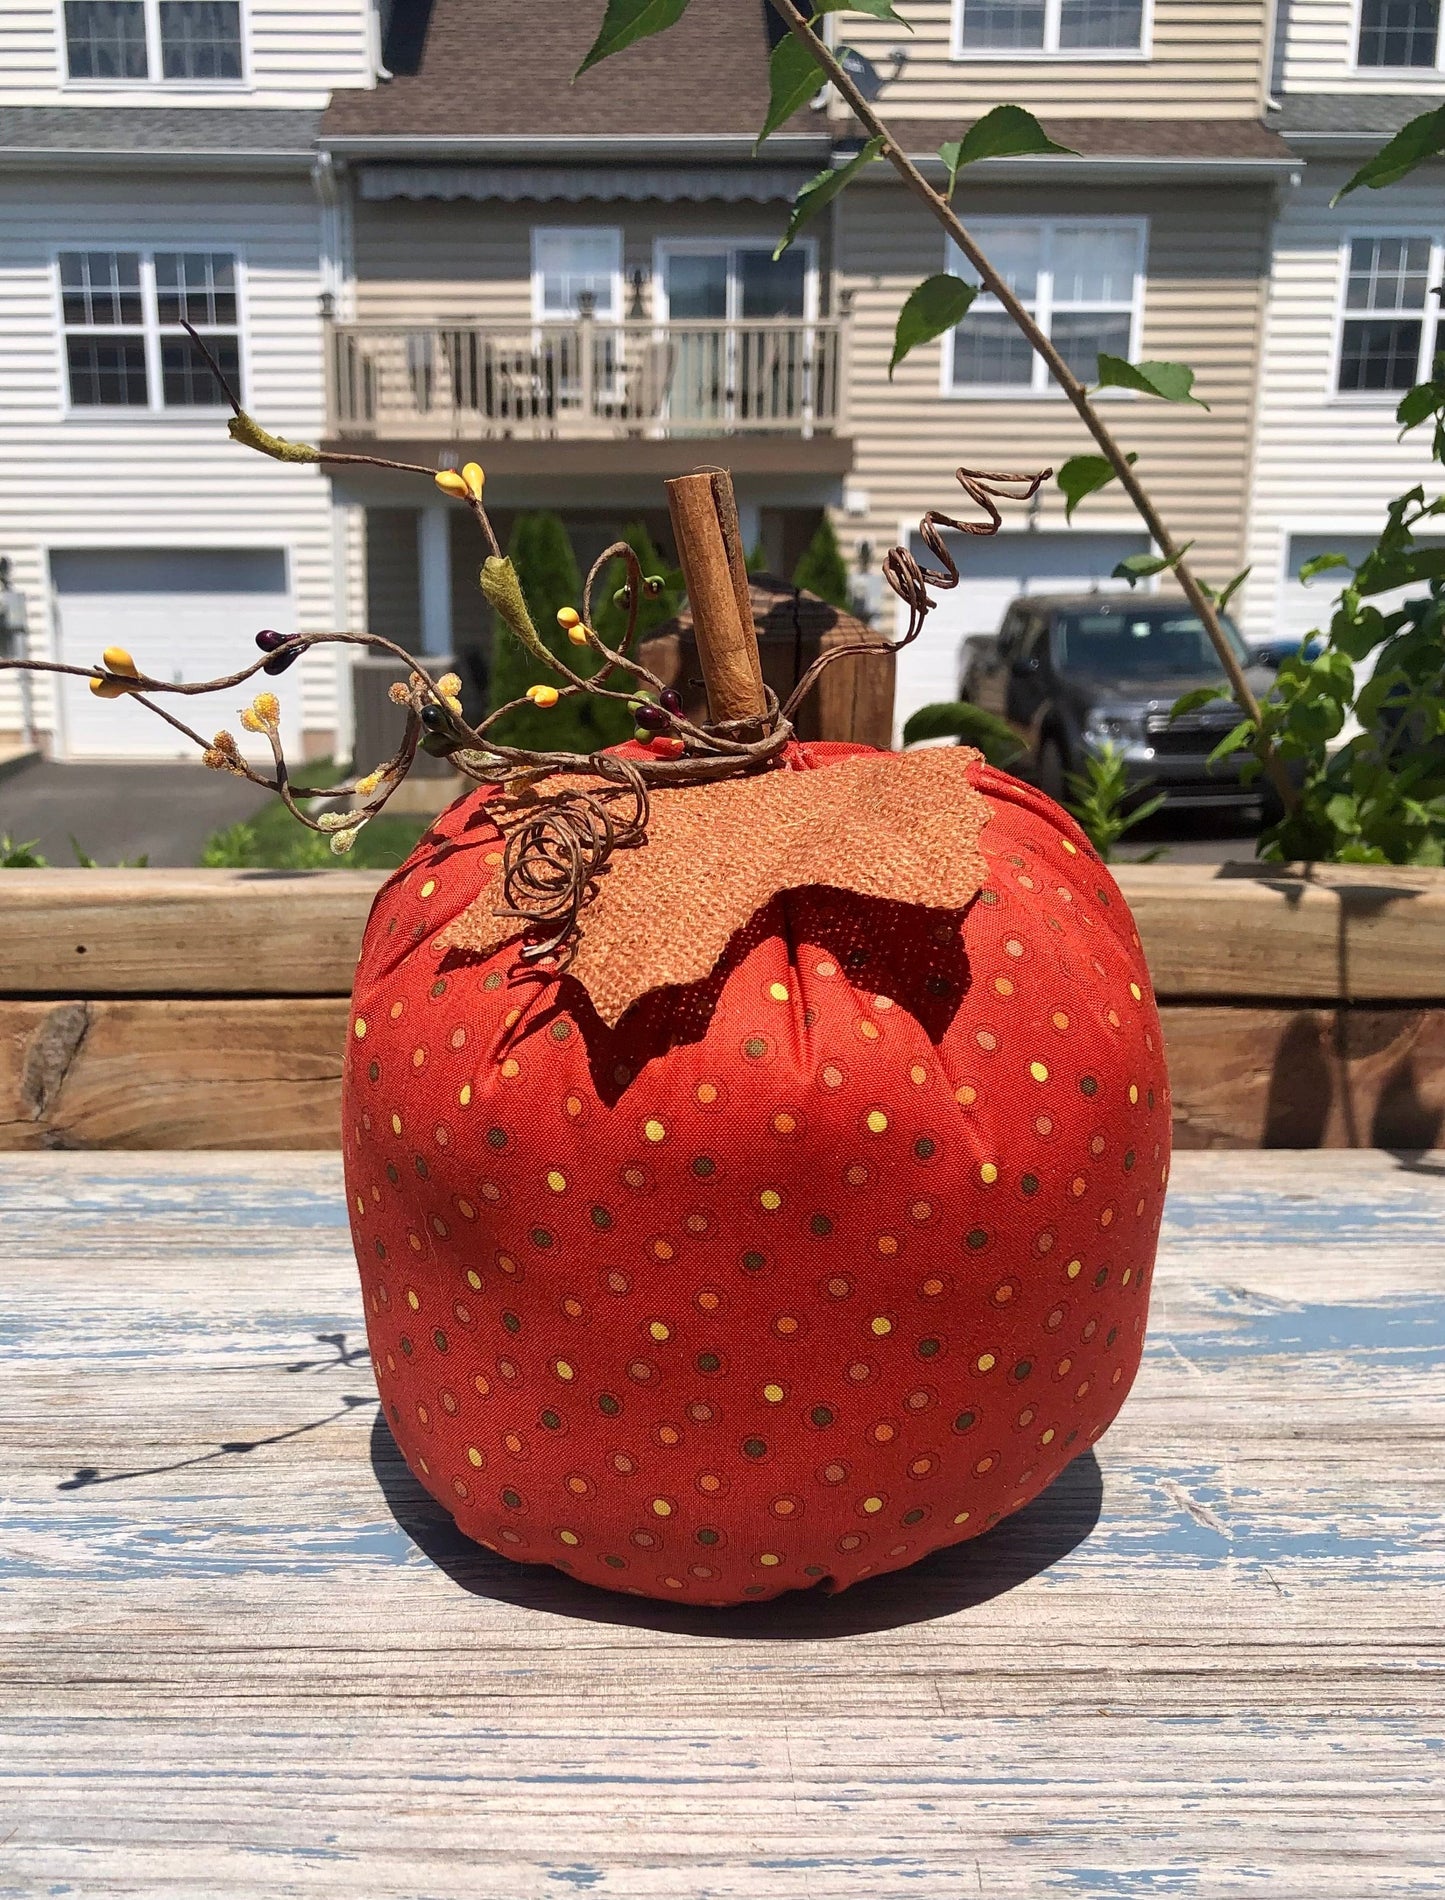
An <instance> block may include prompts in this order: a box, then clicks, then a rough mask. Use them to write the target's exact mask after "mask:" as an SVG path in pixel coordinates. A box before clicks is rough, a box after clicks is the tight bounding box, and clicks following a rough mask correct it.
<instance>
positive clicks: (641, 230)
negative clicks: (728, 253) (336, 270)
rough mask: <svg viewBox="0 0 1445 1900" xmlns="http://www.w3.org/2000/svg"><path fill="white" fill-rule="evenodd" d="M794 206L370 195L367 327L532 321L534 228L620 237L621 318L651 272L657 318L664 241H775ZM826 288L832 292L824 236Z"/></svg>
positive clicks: (364, 224) (363, 242)
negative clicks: (658, 250) (657, 256)
mask: <svg viewBox="0 0 1445 1900" xmlns="http://www.w3.org/2000/svg"><path fill="white" fill-rule="evenodd" d="M787 216H788V208H787V206H786V205H785V204H782V203H781V202H780V203H778V204H763V205H759V204H688V203H681V204H662V203H656V204H648V203H643V204H633V203H628V204H615V205H607V204H580V205H578V204H527V203H521V204H500V203H478V202H476V201H474V200H456V201H451V202H443V201H436V200H423V201H421V202H415V203H414V202H411V201H409V200H408V201H381V202H375V201H372V200H368V199H363V200H361V201H360V202H358V203H357V205H356V207H355V212H354V223H353V240H352V242H353V245H354V253H355V269H356V285H355V291H354V296H353V307H354V309H355V312H356V316H357V318H358V319H359V320H360V321H362V322H374V323H415V322H418V321H421V320H424V319H435V320H436V321H439V322H445V323H462V322H467V321H476V322H486V321H491V322H498V323H524V324H525V323H530V322H531V320H532V229H533V227H534V226H539V225H540V226H548V227H552V226H560V227H563V228H566V229H578V230H580V229H586V228H589V227H600V228H603V229H609V230H618V229H620V230H621V232H622V275H623V280H624V281H623V297H622V314H623V315H624V316H627V315H629V314H630V313H631V308H632V287H631V281H630V280H631V277H632V274H633V272H634V271H637V270H640V271H641V272H642V273H643V300H644V301H643V311H642V314H643V315H644V316H650V315H651V295H650V293H651V278H652V270H653V262H654V245H655V244H656V241H657V240H658V239H659V238H686V239H688V240H696V239H700V238H708V237H716V238H720V239H721V238H758V239H760V240H769V241H772V240H776V239H777V238H778V237H780V236H781V235H782V232H783V230H784V228H785V226H786V224H787ZM818 242H819V245H820V250H821V251H822V253H823V254H822V255H821V257H820V265H821V267H822V278H821V283H820V289H821V291H822V295H823V299H824V301H823V308H824V310H826V308H827V296H826V267H827V256H826V236H825V234H824V233H821V232H820V233H819V234H818Z"/></svg>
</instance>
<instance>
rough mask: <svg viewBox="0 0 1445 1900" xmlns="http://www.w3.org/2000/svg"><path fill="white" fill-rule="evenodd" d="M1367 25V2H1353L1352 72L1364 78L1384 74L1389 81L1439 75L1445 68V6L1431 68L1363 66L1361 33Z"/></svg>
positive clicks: (1438, 23)
mask: <svg viewBox="0 0 1445 1900" xmlns="http://www.w3.org/2000/svg"><path fill="white" fill-rule="evenodd" d="M1364 23H1365V0H1353V4H1352V5H1351V7H1350V71H1351V72H1352V73H1358V74H1359V75H1360V76H1361V77H1363V78H1366V79H1368V78H1370V77H1372V76H1373V75H1376V74H1382V75H1383V76H1384V77H1385V78H1387V79H1408V78H1410V77H1412V76H1416V77H1419V76H1423V75H1424V74H1426V73H1438V72H1439V71H1440V70H1441V68H1442V66H1445V6H1442V7H1441V9H1440V18H1439V20H1438V22H1437V23H1436V29H1435V59H1434V63H1433V64H1432V65H1429V66H1362V65H1361V64H1360V33H1361V31H1362V29H1363V27H1364Z"/></svg>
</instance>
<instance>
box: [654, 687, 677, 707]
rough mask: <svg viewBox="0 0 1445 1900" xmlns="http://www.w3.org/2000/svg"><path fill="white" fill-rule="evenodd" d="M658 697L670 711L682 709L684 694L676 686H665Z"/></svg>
mask: <svg viewBox="0 0 1445 1900" xmlns="http://www.w3.org/2000/svg"><path fill="white" fill-rule="evenodd" d="M657 697H658V699H659V700H660V701H661V703H662V704H663V705H664V706H666V708H667V710H668V711H669V712H670V713H680V712H681V711H682V694H681V693H680V692H679V691H678V690H677V688H676V687H675V686H664V687H663V689H662V691H661V692H660V693H659V694H658V695H657Z"/></svg>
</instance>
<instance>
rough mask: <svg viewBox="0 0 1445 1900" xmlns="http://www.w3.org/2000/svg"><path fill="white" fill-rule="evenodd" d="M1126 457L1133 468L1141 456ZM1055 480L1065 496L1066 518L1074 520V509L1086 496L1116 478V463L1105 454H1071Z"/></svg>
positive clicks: (1104, 486) (1094, 492)
mask: <svg viewBox="0 0 1445 1900" xmlns="http://www.w3.org/2000/svg"><path fill="white" fill-rule="evenodd" d="M1124 459H1125V461H1126V462H1128V464H1129V466H1130V467H1131V468H1132V467H1133V466H1134V464H1135V462H1137V461H1138V459H1139V458H1138V456H1137V455H1127V456H1125V458H1124ZM1055 480H1056V481H1057V482H1058V484H1059V491H1060V493H1061V494H1062V495H1063V497H1064V519H1065V521H1072V520H1073V518H1074V510H1075V509H1076V508H1077V507H1078V505H1079V503H1080V502H1081V501H1083V500H1084V498H1085V497H1086V496H1088V495H1093V494H1096V493H1097V492H1098V490H1099V489H1101V488H1107V487H1108V486H1109V483H1110V482H1112V481H1113V480H1114V464H1113V463H1112V462H1111V461H1109V459H1108V458H1107V457H1106V456H1103V455H1071V456H1070V457H1069V459H1068V461H1067V462H1065V463H1064V465H1063V467H1062V468H1061V469H1060V470H1059V472H1058V475H1057V476H1056V477H1055Z"/></svg>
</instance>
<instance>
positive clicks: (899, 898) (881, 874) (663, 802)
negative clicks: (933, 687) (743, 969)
mask: <svg viewBox="0 0 1445 1900" xmlns="http://www.w3.org/2000/svg"><path fill="white" fill-rule="evenodd" d="M978 760H979V754H978V753H977V752H975V751H974V750H973V749H972V748H971V747H966V746H947V747H942V746H941V747H936V748H929V749H928V750H926V751H922V752H905V753H897V752H879V753H869V754H860V755H859V756H858V757H856V758H851V759H843V760H841V761H839V762H838V763H837V764H834V765H829V766H826V767H824V768H822V769H821V770H817V771H806V772H769V773H766V774H764V775H763V776H761V777H758V778H749V779H727V780H725V781H724V782H723V783H722V784H720V785H705V786H703V785H699V786H689V787H686V788H678V789H674V790H669V791H654V792H653V793H652V794H651V817H650V819H649V821H648V827H647V843H646V844H645V845H641V846H638V847H636V848H635V849H632V850H623V851H617V852H615V853H614V854H613V856H612V857H611V859H610V860H609V862H608V864H607V866H606V868H605V869H604V871H603V872H602V874H601V875H600V877H599V878H598V880H597V891H596V895H595V896H593V897H592V898H590V899H589V901H588V902H587V904H586V906H585V907H584V909H583V911H582V917H581V925H580V936H579V940H578V944H577V949H576V954H575V955H574V957H573V959H572V961H571V963H570V964H569V965H568V969H567V973H568V975H569V976H573V977H575V978H576V979H577V980H578V982H579V983H581V984H582V985H583V986H584V988H585V989H586V990H587V993H588V995H589V996H590V997H591V999H592V1003H593V1007H594V1008H595V1009H596V1011H597V1013H598V1015H599V1016H600V1017H601V1018H602V1020H603V1022H605V1023H606V1024H607V1025H608V1027H609V1028H615V1027H616V1025H617V1023H618V1022H620V1021H621V1019H622V1017H623V1016H624V1015H625V1014H626V1012H627V1010H628V1009H629V1008H630V1007H631V1006H632V1004H633V1003H635V1002H636V1001H637V1000H638V998H639V997H642V996H645V995H647V993H648V992H649V991H650V990H655V989H661V988H662V987H663V986H664V985H666V984H674V983H677V984H685V983H696V982H699V981H700V980H701V979H702V978H703V977H705V976H707V975H708V973H709V971H711V970H712V968H713V966H714V965H715V964H716V963H717V960H718V958H719V957H720V956H721V955H722V953H723V951H724V950H725V949H726V948H727V945H728V942H729V939H730V938H731V937H732V936H733V935H734V934H735V933H736V932H737V931H739V930H740V929H741V928H742V927H743V925H744V924H745V923H747V921H748V919H749V918H750V917H751V916H752V915H753V914H754V912H756V911H758V910H760V909H761V908H762V906H763V905H764V904H766V903H767V902H768V901H769V899H770V898H772V897H775V896H776V895H777V893H778V892H779V891H788V890H795V889H798V888H800V887H802V886H806V885H810V884H826V885H831V886H834V887H835V888H837V889H840V890H845V891H856V892H858V894H859V895H860V896H863V897H880V898H884V899H887V900H889V901H891V902H893V903H901V904H925V905H928V906H930V907H931V908H933V909H938V910H962V909H963V907H964V906H965V905H966V904H968V903H969V902H970V901H971V900H972V898H973V897H974V896H975V894H976V893H977V891H978V888H979V886H980V884H981V883H982V881H983V877H984V860H983V855H982V853H981V851H980V849H979V834H980V832H981V831H982V829H983V826H984V824H985V822H986V821H987V818H988V804H987V801H986V800H985V799H984V797H983V795H982V794H981V793H980V792H979V791H977V790H976V789H975V787H974V786H973V785H972V784H971V783H970V781H969V776H968V775H969V772H970V770H971V768H972V767H973V766H974V765H975V764H977V763H978ZM588 782H589V781H580V780H578V779H575V778H574V779H569V780H559V781H558V783H559V785H565V786H566V787H567V788H568V789H571V790H575V789H577V788H578V786H579V785H580V784H586V783H588ZM539 792H540V793H541V794H542V795H543V796H545V792H546V786H545V785H543V786H542V787H540V788H539ZM499 901H500V891H499V889H497V888H492V889H489V890H487V891H484V892H483V894H482V895H481V896H480V897H479V898H477V900H476V901H475V903H473V904H471V905H470V906H469V907H468V908H467V909H466V910H465V911H463V912H462V914H461V915H460V916H459V917H458V918H457V919H456V920H455V921H454V922H453V923H452V924H450V925H449V926H448V927H447V929H446V930H444V931H443V932H442V933H441V935H440V937H439V939H438V942H439V944H440V946H441V947H442V948H443V949H448V950H470V951H476V952H478V953H480V954H483V955H490V954H491V953H492V952H493V951H495V950H497V949H499V948H500V947H501V945H502V944H504V943H506V942H508V941H509V940H510V939H511V938H514V937H516V936H517V935H518V934H519V933H518V929H517V922H516V919H515V918H510V917H505V916H503V917H499V916H498V915H497V913H496V906H497V904H498V903H499Z"/></svg>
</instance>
